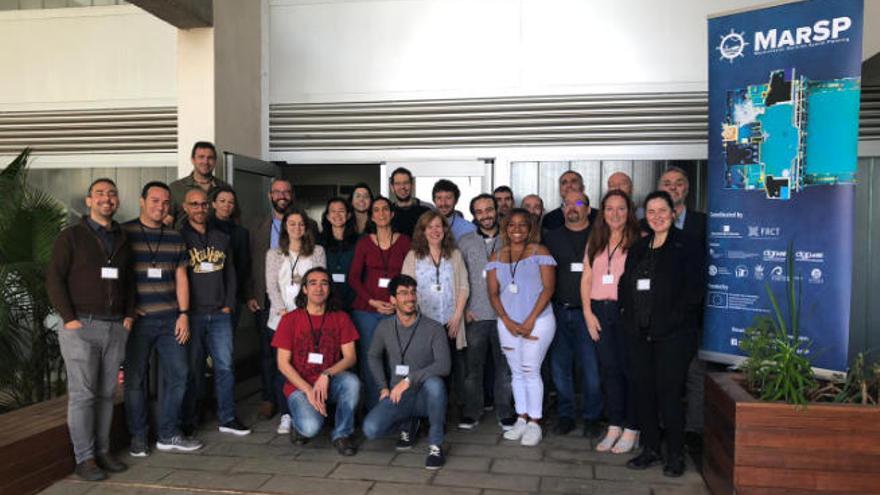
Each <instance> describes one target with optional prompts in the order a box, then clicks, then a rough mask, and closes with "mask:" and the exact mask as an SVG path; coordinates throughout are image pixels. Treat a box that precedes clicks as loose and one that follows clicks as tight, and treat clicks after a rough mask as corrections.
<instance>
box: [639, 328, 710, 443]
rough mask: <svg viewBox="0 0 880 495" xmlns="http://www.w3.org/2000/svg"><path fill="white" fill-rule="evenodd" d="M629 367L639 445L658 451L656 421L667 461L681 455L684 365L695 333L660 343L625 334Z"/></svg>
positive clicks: (687, 333)
mask: <svg viewBox="0 0 880 495" xmlns="http://www.w3.org/2000/svg"><path fill="white" fill-rule="evenodd" d="M627 340H628V342H629V350H630V358H631V359H630V366H631V369H632V373H633V379H634V381H635V388H636V407H637V409H638V418H639V423H640V426H641V441H642V444H643V445H644V446H645V447H647V448H650V449H653V450H655V451H656V452H660V443H661V438H660V420H661V419H662V421H663V426H664V428H665V433H666V447H667V455H668V458H676V457H681V456H682V455H684V405H683V404H682V395H683V393H684V387H685V380H686V378H687V372H688V365H689V364H690V362H691V359H692V358H693V356H694V353H695V352H696V344H697V340H696V333H695V331H693V330H691V331H685V332H680V333H678V334H676V335H675V336H673V337H671V338H667V339H663V340H648V339H646V338H645V337H643V336H642V335H635V332H629V335H628V336H627Z"/></svg>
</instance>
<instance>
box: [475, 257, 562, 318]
mask: <svg viewBox="0 0 880 495" xmlns="http://www.w3.org/2000/svg"><path fill="white" fill-rule="evenodd" d="M542 265H549V266H556V260H554V259H553V257H552V256H547V255H542V254H533V255H531V256H529V257H528V258H523V259H522V260H520V261H518V262H514V263H502V262H501V261H490V262H489V264H487V265H486V271H487V272H488V271H489V270H495V278H496V279H497V280H498V292H499V296H500V297H501V305H502V306H504V310H505V311H507V314H508V315H510V318H511V319H513V320H514V321H516V322H519V323H522V322H523V321H524V320H525V319H526V318H528V316H529V313H531V312H532V309H534V307H535V303H537V302H538V297H540V295H541V292H542V291H543V290H544V283H543V282H542V280H541V266H542ZM512 286H515V287H516V289H515V290H516V292H515V293H514V292H513V290H511V287H512ZM547 311H552V309H551V306H550V305H549V304H548V305H547V307H546V308H544V312H542V313H541V314H542V315H543V314H544V313H546V312H547Z"/></svg>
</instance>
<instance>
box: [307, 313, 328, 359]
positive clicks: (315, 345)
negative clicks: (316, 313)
mask: <svg viewBox="0 0 880 495" xmlns="http://www.w3.org/2000/svg"><path fill="white" fill-rule="evenodd" d="M306 319H308V320H309V333H310V334H311V335H312V352H314V353H315V354H317V353H318V348H319V347H320V345H321V337H323V336H324V322H325V321H326V320H327V311H324V314H323V315H321V326H320V327H318V333H317V337H316V336H315V335H316V334H315V325H314V324H313V323H312V315H311V314H309V312H308V311H306Z"/></svg>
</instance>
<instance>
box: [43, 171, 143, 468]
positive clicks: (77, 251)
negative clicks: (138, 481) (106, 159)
mask: <svg viewBox="0 0 880 495" xmlns="http://www.w3.org/2000/svg"><path fill="white" fill-rule="evenodd" d="M86 206H87V207H88V208H89V214H88V215H86V216H84V217H83V218H82V220H81V221H80V222H79V223H77V224H76V225H73V226H71V227H68V228H66V229H64V230H63V231H62V232H61V234H59V235H58V238H57V239H56V240H55V244H54V246H53V248H52V258H51V259H50V261H49V266H48V268H47V270H46V291H47V293H48V295H49V300H50V301H51V303H52V306H53V307H54V308H55V310H56V311H57V312H58V314H59V315H61V319H62V320H63V321H64V327H63V328H61V329H59V330H58V343H59V345H60V346H61V356H62V357H63V358H64V366H65V369H66V370H67V426H68V430H69V432H70V441H71V443H73V454H74V457H75V459H76V468H75V470H74V472H75V473H76V475H77V476H79V477H80V478H82V479H83V480H86V481H99V480H103V479H106V478H107V474H106V472H111V473H118V472H121V471H125V470H126V468H127V466H126V465H125V464H123V463H122V462H120V461H118V460H117V459H115V458H114V457H113V456H112V455H110V425H111V423H112V421H113V392H114V391H115V390H116V377H117V374H118V372H119V364H120V363H121V362H122V359H123V357H124V352H125V341H126V339H127V338H128V332H129V331H130V330H131V327H132V323H133V321H134V315H135V312H134V308H135V292H134V287H135V286H134V272H133V270H132V267H133V266H134V260H133V259H132V253H131V240H130V239H129V237H128V235H126V233H125V232H124V231H123V230H122V229H120V228H119V224H117V223H116V222H115V221H113V215H115V214H116V210H117V209H118V208H119V195H118V191H117V189H116V184H115V183H114V182H113V181H112V180H110V179H106V178H104V179H97V180H96V181H94V182H92V184H91V185H90V186H89V190H88V194H87V195H86Z"/></svg>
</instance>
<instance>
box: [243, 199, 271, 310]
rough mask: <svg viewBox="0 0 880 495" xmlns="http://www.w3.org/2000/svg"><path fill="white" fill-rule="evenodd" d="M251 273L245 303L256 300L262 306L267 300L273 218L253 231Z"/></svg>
mask: <svg viewBox="0 0 880 495" xmlns="http://www.w3.org/2000/svg"><path fill="white" fill-rule="evenodd" d="M251 233H252V235H251V239H250V246H251V253H250V254H251V273H250V277H249V278H248V281H247V285H246V288H245V291H244V298H245V301H247V300H250V299H256V300H257V302H258V303H259V304H260V306H263V304H264V303H265V300H266V252H267V251H269V242H270V241H271V238H272V216H269V217H267V218H266V219H264V220H263V221H262V222H260V223H259V224H257V226H256V228H254V229H252V230H251Z"/></svg>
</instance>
